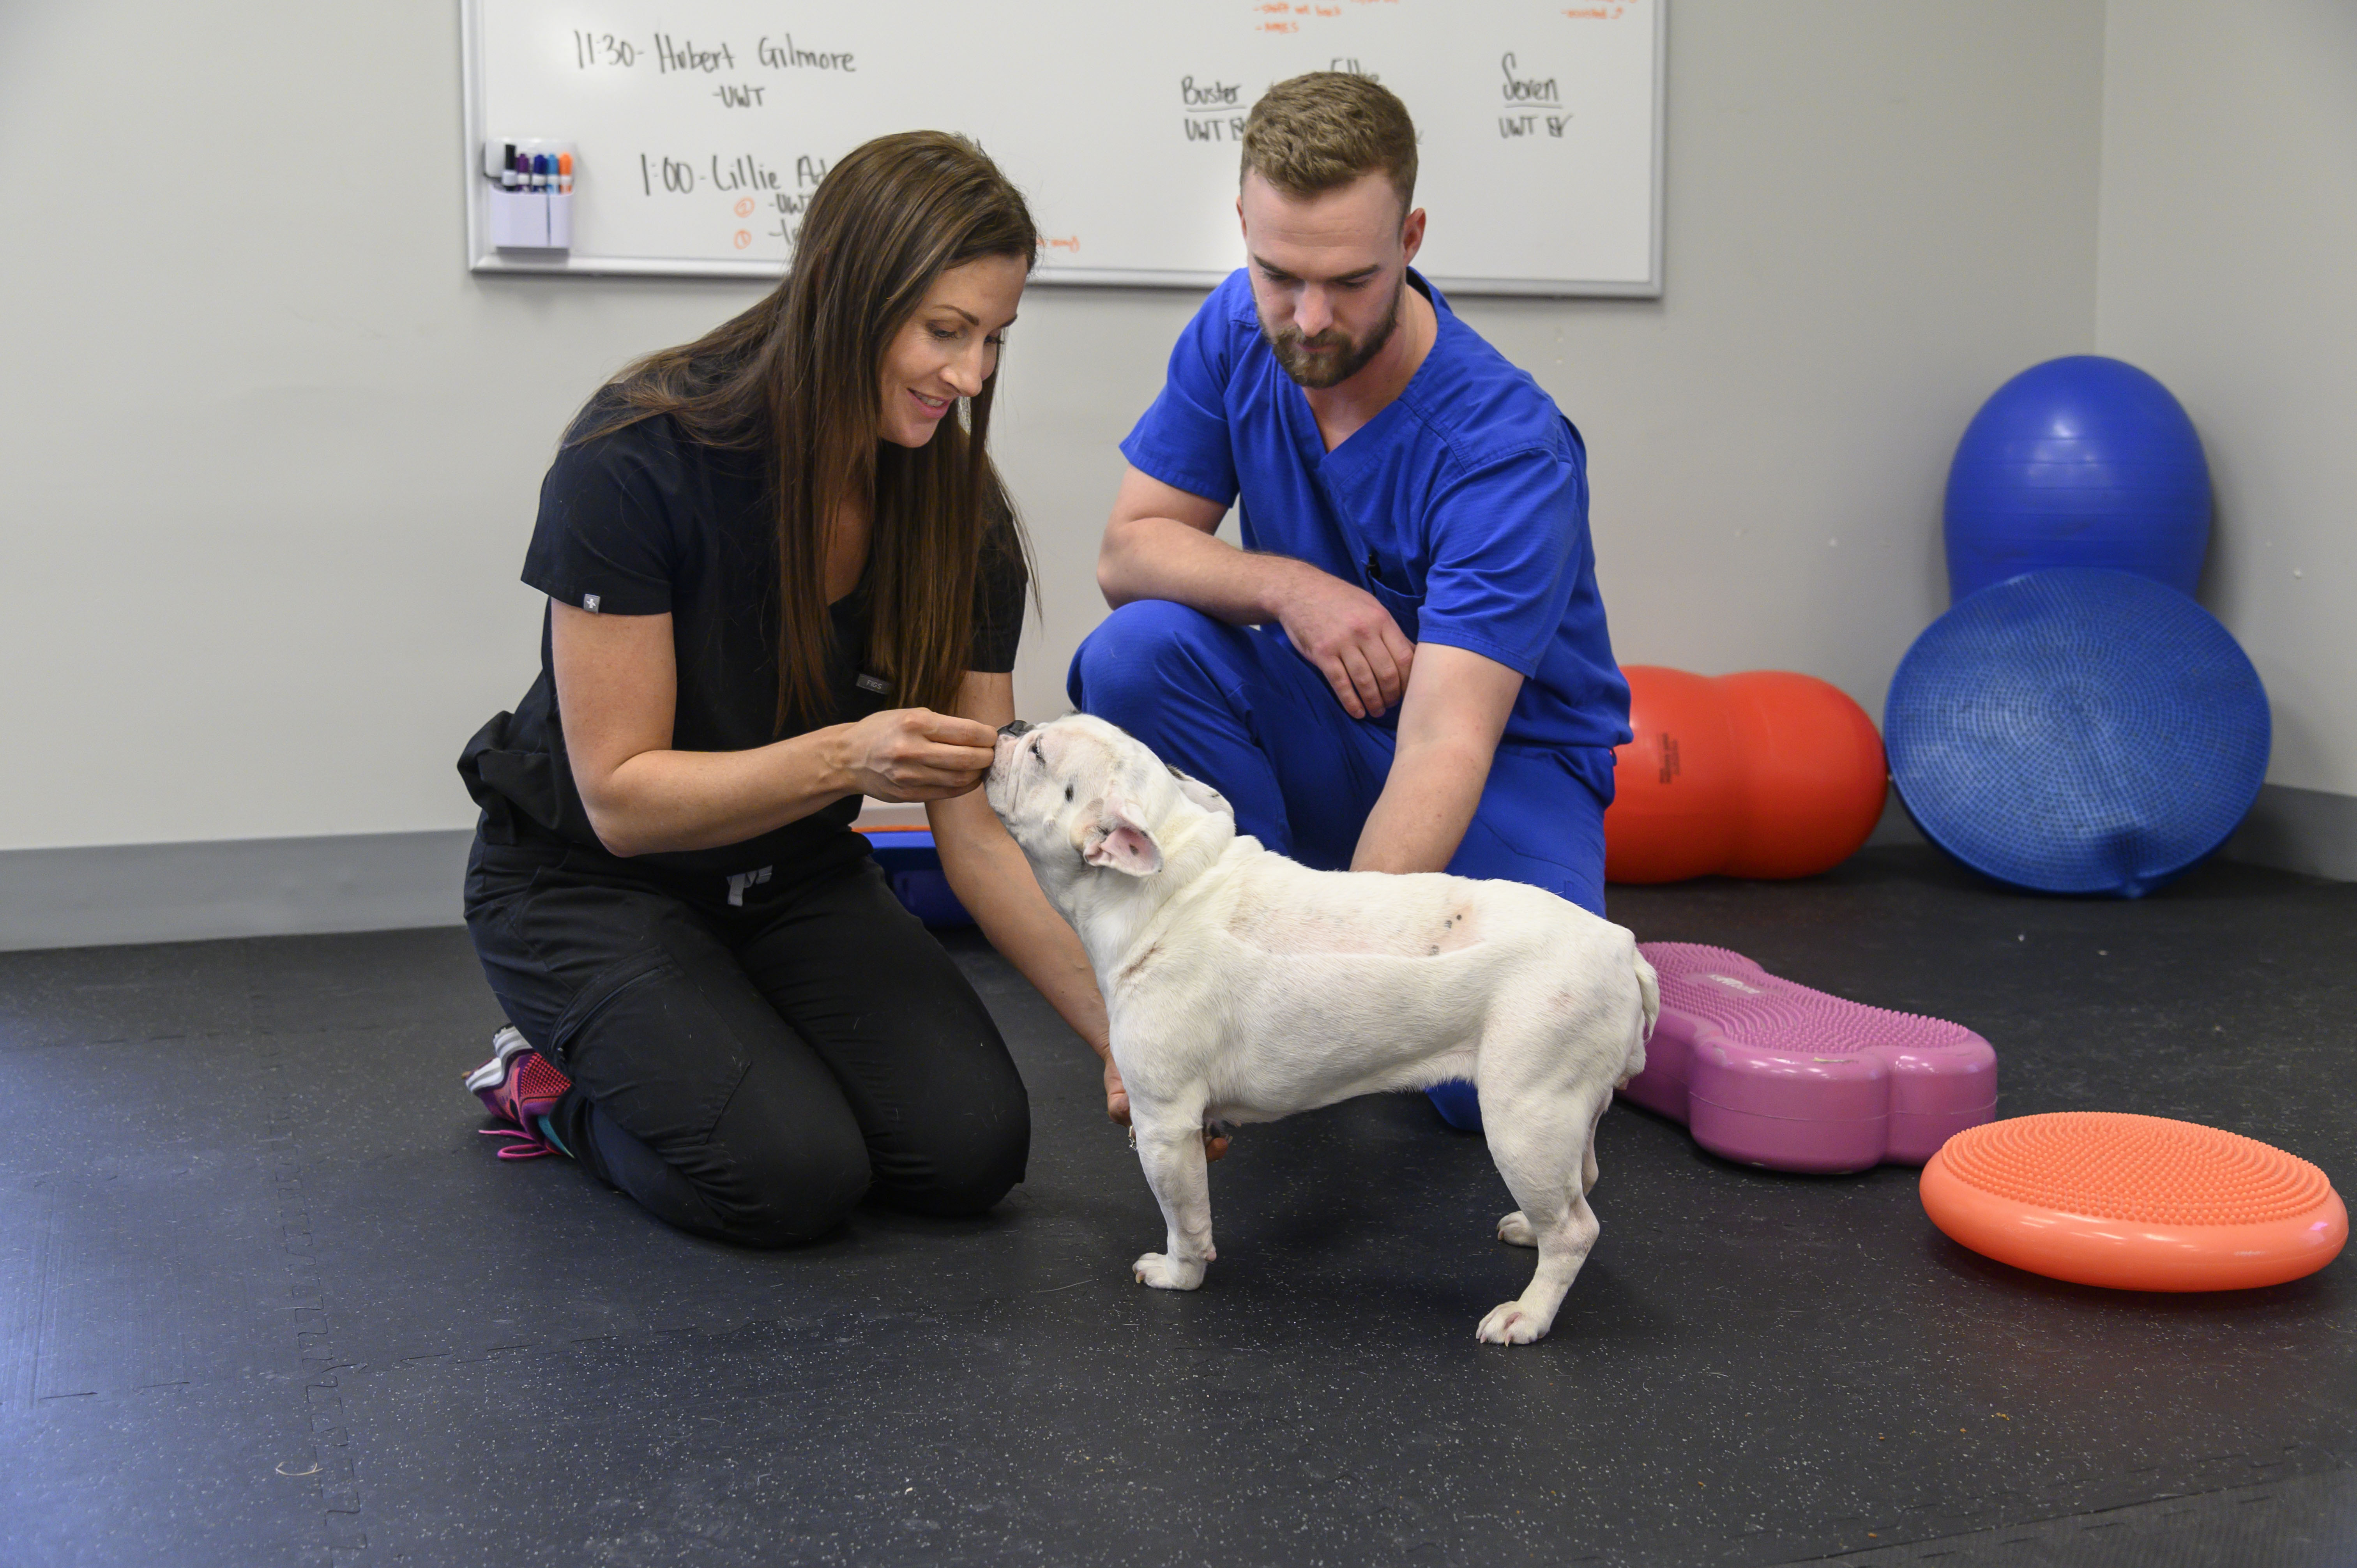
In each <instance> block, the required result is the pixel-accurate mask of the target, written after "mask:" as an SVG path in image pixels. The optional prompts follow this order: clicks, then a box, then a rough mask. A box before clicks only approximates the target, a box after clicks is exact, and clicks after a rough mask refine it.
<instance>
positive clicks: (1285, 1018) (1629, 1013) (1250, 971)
mask: <svg viewBox="0 0 2357 1568" xmlns="http://www.w3.org/2000/svg"><path fill="white" fill-rule="evenodd" d="M984 789H985V795H986V797H987V799H988V800H989V801H990V806H991V810H993V811H996V812H997V813H998V817H999V820H1000V821H1001V822H1005V823H1006V829H1007V832H1009V833H1011V834H1013V835H1014V838H1015V842H1016V843H1017V844H1020V845H1021V846H1022V848H1023V853H1024V854H1026V855H1027V856H1028V857H1029V859H1030V862H1031V867H1032V870H1033V872H1034V873H1035V874H1036V875H1038V877H1039V886H1040V887H1041V889H1042V890H1044V891H1045V892H1046V894H1047V896H1048V899H1049V903H1051V904H1053V905H1054V906H1055V907H1056V909H1057V910H1058V912H1059V913H1060V914H1061V915H1062V916H1063V917H1064V918H1065V919H1067V920H1069V921H1071V924H1072V929H1074V930H1075V931H1077V932H1079V933H1080V938H1081V944H1082V946H1083V947H1084V948H1086V949H1087V950H1088V955H1089V961H1090V962H1091V963H1092V965H1093V966H1094V967H1095V970H1096V976H1097V984H1098V986H1099V987H1100V988H1101V989H1102V990H1103V992H1104V999H1105V1009H1106V1012H1107V1014H1108V1015H1110V1018H1111V1021H1112V1026H1113V1056H1114V1063H1115V1065H1117V1066H1118V1067H1119V1068H1120V1069H1121V1077H1122V1081H1123V1082H1124V1083H1125V1084H1126V1085H1127V1086H1128V1088H1129V1113H1130V1126H1131V1129H1132V1132H1133V1133H1134V1134H1135V1140H1136V1144H1137V1153H1138V1160H1139V1162H1140V1163H1141V1164H1142V1165H1144V1166H1145V1167H1146V1181H1147V1182H1148V1183H1149V1184H1150V1185H1151V1186H1152V1187H1153V1188H1154V1197H1155V1199H1156V1201H1157V1202H1158V1203H1160V1204H1161V1206H1162V1215H1163V1219H1164V1220H1165V1221H1166V1222H1167V1223H1168V1227H1169V1236H1168V1240H1167V1241H1166V1242H1165V1243H1164V1250H1163V1251H1159V1252H1148V1253H1146V1255H1145V1256H1144V1257H1142V1258H1140V1259H1138V1260H1137V1262H1136V1263H1135V1265H1134V1272H1135V1274H1136V1276H1137V1279H1138V1281H1139V1283H1143V1284H1149V1285H1153V1286H1156V1287H1157V1288H1158V1289H1162V1290H1193V1289H1194V1288H1195V1287H1196V1286H1198V1285H1200V1284H1201V1283H1203V1266H1204V1265H1205V1264H1206V1263H1208V1262H1211V1260H1212V1259H1213V1258H1214V1257H1215V1256H1217V1254H1216V1253H1215V1252H1214V1251H1212V1247H1211V1193H1210V1188H1209V1186H1208V1184H1207V1183H1206V1180H1205V1176H1204V1168H1203V1142H1202V1135H1201V1134H1202V1128H1203V1126H1204V1124H1205V1122H1207V1121H1212V1120H1217V1121H1225V1122H1268V1121H1274V1120H1275V1119H1276V1118H1278V1117H1280V1116H1286V1115H1290V1114H1292V1113H1293V1112H1297V1111H1308V1110H1313V1109H1315V1108H1316V1107H1318V1106H1320V1105H1330V1104H1332V1103H1334V1102H1335V1101H1340V1100H1348V1099H1350V1098H1351V1097H1352V1096H1353V1095H1360V1094H1373V1093H1378V1092H1381V1091H1383V1090H1415V1089H1426V1088H1429V1087H1430V1086H1432V1085H1433V1084H1436V1083H1440V1082H1442V1081H1444V1080H1446V1079H1453V1078H1464V1079H1471V1080H1472V1081H1473V1082H1474V1083H1475V1084H1476V1085H1477V1086H1479V1088H1480V1094H1481V1114H1482V1121H1483V1122H1484V1124H1485V1127H1486V1130H1487V1132H1488V1133H1489V1140H1490V1155H1491V1158H1492V1159H1494V1160H1495V1161H1497V1164H1498V1172H1499V1174H1500V1175H1501V1176H1504V1177H1505V1178H1506V1186H1507V1187H1508V1189H1509V1190H1510V1191H1512V1194H1513V1196H1514V1201H1515V1202H1517V1203H1519V1204H1521V1205H1522V1207H1521V1208H1519V1209H1517V1210H1516V1211H1515V1212H1513V1213H1512V1214H1509V1215H1507V1216H1506V1217H1505V1218H1504V1219H1501V1220H1499V1221H1498V1236H1499V1239H1500V1240H1505V1241H1511V1242H1512V1243H1514V1244H1515V1245H1517V1246H1523V1247H1528V1246H1536V1247H1537V1248H1538V1253H1539V1262H1538V1268H1537V1271H1536V1272H1535V1273H1533V1274H1532V1276H1531V1283H1530V1288H1529V1289H1527V1290H1525V1291H1523V1294H1522V1295H1521V1296H1520V1297H1518V1298H1517V1299H1515V1300H1513V1301H1510V1302H1507V1303H1505V1304H1503V1305H1501V1306H1498V1307H1496V1308H1495V1309H1493V1310H1492V1311H1491V1313H1490V1314H1489V1316H1486V1317H1484V1318H1482V1319H1481V1323H1480V1328H1479V1329H1478V1330H1477V1331H1476V1337H1478V1338H1480V1339H1481V1340H1483V1341H1485V1342H1487V1343H1490V1344H1493V1345H1523V1344H1528V1343H1529V1342H1530V1341H1532V1340H1534V1339H1536V1338H1538V1337H1541V1336H1542V1335H1544V1334H1545V1333H1546V1331H1547V1329H1548V1328H1549V1327H1550V1326H1552V1325H1553V1324H1554V1322H1555V1309H1556V1308H1557V1307H1558V1306H1560V1305H1562V1303H1563V1296H1564V1292H1566V1290H1568V1289H1570V1288H1571V1282H1572V1279H1573V1277H1574V1276H1575V1275H1577V1273H1579V1266H1580V1264H1581V1263H1582V1262H1586V1261H1587V1253H1588V1250H1589V1249H1590V1248H1591V1247H1593V1246H1595V1244H1596V1237H1597V1232H1598V1229H1599V1227H1598V1224H1597V1221H1596V1216H1595V1214H1594V1212H1593V1211H1591V1210H1590V1209H1589V1208H1588V1206H1587V1190H1588V1188H1590V1187H1593V1186H1595V1185H1596V1122H1597V1119H1598V1117H1600V1116H1602V1115H1603V1113H1604V1108H1605V1107H1606V1106H1607V1105H1609V1104H1610V1103H1611V1101H1612V1090H1613V1089H1614V1087H1615V1086H1616V1085H1619V1084H1622V1083H1626V1082H1628V1081H1629V1079H1631V1078H1632V1077H1634V1076H1635V1075H1636V1074H1638V1073H1639V1072H1641V1071H1642V1070H1644V1066H1645V1039H1646V1036H1648V1035H1650V1034H1651V1033H1652V1027H1653V1021H1654V1019H1655V1018H1656V1017H1657V1016H1658V1015H1659V1014H1660V1012H1661V999H1660V993H1659V992H1658V990H1657V989H1656V985H1655V982H1654V978H1653V971H1652V965H1650V964H1648V963H1647V962H1646V961H1644V959H1643V958H1642V957H1641V956H1640V955H1639V953H1638V951H1637V942H1636V939H1635V938H1634V937H1633V936H1631V934H1630V933H1629V932H1628V931H1626V930H1624V929H1621V928H1620V927H1619V926H1615V925H1611V924H1609V923H1608V922H1607V921H1604V920H1601V919H1599V918H1597V917H1596V916H1594V915H1591V914H1589V913H1587V911H1586V910H1584V909H1581V908H1578V907H1577V906H1576V905H1573V904H1570V903H1567V902H1566V901H1565V900H1564V899H1561V898H1558V897H1555V895H1554V894H1552V893H1548V892H1545V891H1543V890H1542V889H1539V888H1536V887H1529V886H1523V884H1521V883H1517V882H1477V881H1473V880H1471V879H1469V878H1467V877H1461V876H1448V875H1440V874H1438V873H1431V874H1420V875H1410V876H1394V875H1383V874H1382V873H1376V872H1356V873H1354V872H1337V871H1312V870H1310V869H1309V868H1308V867H1307V866H1304V865H1298V864H1297V863H1296V862H1294V861H1291V860H1287V859H1286V857H1285V856H1283V855H1281V854H1276V853H1275V852H1274V851H1272V850H1267V849H1264V848H1262V847H1261V844H1260V841H1259V840H1257V839H1254V838H1251V837H1248V836H1245V835H1243V834H1240V833H1238V832H1236V824H1235V813H1234V811H1233V810H1232V808H1231V807H1230V806H1229V805H1228V802H1227V801H1226V800H1225V799H1223V798H1222V796H1221V795H1220V793H1219V792H1218V791H1217V790H1215V789H1210V788H1208V787H1206V786H1205V785H1203V784H1201V783H1200V782H1198V781H1197V780H1195V779H1189V778H1187V777H1185V776H1184V775H1183V774H1180V773H1179V772H1178V770H1177V769H1175V768H1168V767H1165V766H1164V765H1163V764H1162V763H1161V762H1160V761H1158V760H1157V758H1156V757H1155V756H1154V754H1153V753H1152V752H1151V751H1149V750H1147V749H1146V746H1144V745H1142V744H1140V743H1139V742H1138V741H1136V740H1135V739H1133V738H1132V737H1131V736H1128V735H1125V734H1124V733H1123V732H1122V731H1121V730H1118V729H1116V728H1114V726H1113V725H1109V724H1107V723H1105V722H1104V721H1103V719H1098V718H1092V717H1090V716H1089V715H1087V714H1070V715H1068V716H1066V717H1064V718H1060V719H1058V720H1056V721H1055V722H1054V723H1052V724H1047V725H1038V726H1033V725H1027V724H1024V723H1022V722H1021V721H1019V720H1018V721H1017V723H1014V724H1011V725H1007V726H1006V728H1005V729H1003V730H1001V731H999V735H998V746H997V753H996V757H994V759H993V761H992V765H991V769H990V777H989V779H988V780H987V782H986V783H985V786H984Z"/></svg>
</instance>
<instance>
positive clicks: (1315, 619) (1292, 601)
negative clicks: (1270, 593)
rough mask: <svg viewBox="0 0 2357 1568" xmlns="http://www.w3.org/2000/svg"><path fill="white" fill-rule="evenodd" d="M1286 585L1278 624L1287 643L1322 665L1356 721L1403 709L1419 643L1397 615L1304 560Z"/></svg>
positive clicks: (1344, 706)
mask: <svg viewBox="0 0 2357 1568" xmlns="http://www.w3.org/2000/svg"><path fill="white" fill-rule="evenodd" d="M1293 564H1294V565H1295V566H1296V567H1297V571H1296V572H1294V573H1293V574H1292V575H1291V577H1290V579H1289V580H1288V581H1287V582H1286V585H1285V593H1284V597H1283V600H1282V602H1281V604H1280V607H1279V611H1278V617H1277V623H1278V624H1279V625H1280V626H1282V627H1284V628H1285V635H1286V640H1288V641H1290V642H1291V643H1292V644H1293V646H1294V647H1295V648H1296V649H1297V650H1299V651H1300V653H1301V656H1302V657H1303V658H1304V659H1307V660H1309V662H1310V663H1312V664H1314V665H1316V666H1317V667H1318V673H1319V674H1321V675H1323V676H1325V677H1326V683H1327V684H1328V685H1329V686H1331V687H1333V688H1334V695H1335V696H1336V697H1338V698H1340V700H1341V703H1342V710H1343V712H1345V713H1347V714H1350V715H1351V717H1352V718H1354V719H1363V718H1381V717H1383V714H1384V713H1385V712H1387V711H1388V710H1390V709H1391V708H1394V707H1395V706H1397V705H1398V703H1399V700H1400V696H1401V693H1405V691H1406V690H1407V680H1408V675H1409V673H1410V671H1411V668H1412V666H1413V665H1414V663H1415V644H1414V643H1412V642H1410V641H1409V640H1408V639H1407V637H1406V635H1405V633H1403V632H1402V631H1401V630H1400V628H1399V623H1398V622H1397V621H1395V620H1394V619H1392V613H1391V611H1389V610H1387V609H1385V608H1383V604H1382V602H1381V601H1380V600H1378V599H1377V598H1376V597H1375V596H1373V595H1372V594H1371V593H1369V592H1367V591H1366V590H1365V589H1364V588H1361V587H1360V586H1359V585H1357V584H1355V583H1346V582H1344V581H1342V579H1341V578H1340V577H1336V576H1332V575H1329V574H1327V573H1324V572H1321V571H1319V570H1318V568H1317V567H1315V566H1311V565H1309V564H1306V563H1303V562H1295V563H1293Z"/></svg>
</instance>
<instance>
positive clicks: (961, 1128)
mask: <svg viewBox="0 0 2357 1568" xmlns="http://www.w3.org/2000/svg"><path fill="white" fill-rule="evenodd" d="M869 1157H870V1160H871V1161H872V1163H873V1166H874V1169H875V1172H876V1187H875V1190H876V1196H877V1198H878V1200H880V1201H882V1202H885V1203H888V1204H890V1205H891V1206H892V1207H893V1208H899V1209H904V1210H907V1211H908V1212H910V1213H914V1214H934V1215H943V1216H950V1215H965V1214H980V1213H982V1212H984V1211H985V1210H986V1209H988V1208H992V1207H993V1206H995V1205H996V1203H997V1202H998V1200H999V1199H1000V1198H1002V1197H1006V1195H1007V1193H1008V1192H1009V1191H1010V1190H1011V1189H1012V1188H1013V1187H1015V1184H1016V1183H1017V1182H1019V1181H1021V1180H1022V1179H1023V1171H1024V1167H1025V1166H1026V1165H1028V1163H1029V1162H1030V1158H1031V1104H1030V1101H1029V1099H1028V1097H1027V1096H1026V1095H1025V1093H1024V1090H1023V1085H1022V1081H1021V1080H1020V1079H1017V1080H1016V1081H1015V1083H1014V1086H1013V1092H1012V1093H1011V1094H1006V1093H1000V1094H996V1095H989V1096H978V1097H976V1099H975V1101H974V1103H973V1104H971V1105H970V1106H969V1107H968V1108H967V1109H966V1110H965V1111H963V1112H962V1113H960V1114H959V1115H957V1116H956V1117H954V1118H952V1119H946V1120H943V1121H942V1122H939V1123H937V1124H936V1125H934V1126H932V1127H931V1128H928V1129H925V1130H924V1133H923V1134H922V1135H921V1136H920V1138H917V1139H912V1140H910V1141H909V1145H908V1146H907V1147H906V1148H905V1150H896V1151H893V1152H890V1153H885V1152H879V1151H874V1150H871V1151H870V1155H869Z"/></svg>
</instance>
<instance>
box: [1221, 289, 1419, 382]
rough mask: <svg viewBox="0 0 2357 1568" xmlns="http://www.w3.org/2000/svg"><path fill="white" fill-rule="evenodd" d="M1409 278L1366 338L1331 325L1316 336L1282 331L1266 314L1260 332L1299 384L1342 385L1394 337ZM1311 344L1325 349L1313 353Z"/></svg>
mask: <svg viewBox="0 0 2357 1568" xmlns="http://www.w3.org/2000/svg"><path fill="white" fill-rule="evenodd" d="M1406 282H1407V280H1406V279H1405V277H1403V278H1401V280H1400V284H1399V285H1398V286H1395V287H1394V288H1393V290H1392V303H1391V307H1390V308H1389V309H1387V310H1385V311H1384V312H1383V320H1382V321H1380V322H1378V323H1377V324H1376V326H1375V329H1374V330H1373V331H1372V332H1370V333H1368V334H1367V337H1366V340H1365V341H1364V342H1352V341H1351V339H1350V338H1347V337H1345V336H1343V335H1342V334H1341V333H1340V332H1338V331H1337V330H1335V329H1334V328H1331V327H1329V328H1326V330H1325V331H1323V332H1320V333H1319V334H1318V336H1317V337H1315V338H1304V337H1303V336H1302V335H1301V333H1300V331H1299V330H1298V329H1297V328H1291V327H1288V328H1286V329H1285V330H1284V331H1282V332H1271V331H1270V330H1269V329H1268V319H1267V318H1266V317H1261V321H1260V335H1261V337H1262V338H1265V339H1266V341H1267V343H1268V348H1269V352H1270V353H1272V354H1275V356H1276V362H1277V363H1278V364H1279V365H1281V366H1283V367H1284V368H1285V373H1286V375H1288V376H1291V377H1292V378H1293V379H1294V381H1297V383H1299V384H1300V385H1302V386H1305V387H1330V386H1339V385H1340V384H1341V383H1342V382H1344V381H1349V380H1350V379H1351V377H1352V376H1355V375H1357V374H1358V373H1359V372H1360V371H1362V370H1364V369H1366V367H1367V361H1368V360H1372V359H1373V358H1374V357H1375V356H1376V355H1377V354H1380V353H1382V352H1383V345H1384V344H1386V343H1388V342H1390V341H1391V340H1392V329H1393V328H1395V327H1397V326H1398V325H1399V307H1400V289H1401V288H1402V287H1405V285H1406ZM1254 314H1255V315H1257V314H1258V313H1257V312H1255V313H1254ZM1312 348H1316V349H1320V350H1322V352H1318V353H1311V352H1310V351H1309V349H1312Z"/></svg>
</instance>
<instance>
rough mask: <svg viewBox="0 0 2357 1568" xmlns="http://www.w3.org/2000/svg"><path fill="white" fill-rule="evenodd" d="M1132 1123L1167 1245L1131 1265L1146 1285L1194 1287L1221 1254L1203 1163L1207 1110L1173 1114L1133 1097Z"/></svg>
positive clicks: (1171, 1287)
mask: <svg viewBox="0 0 2357 1568" xmlns="http://www.w3.org/2000/svg"><path fill="white" fill-rule="evenodd" d="M1130 1125H1131V1127H1132V1129H1133V1130H1134V1131H1135V1133H1136V1134H1137V1163H1138V1164H1139V1165H1142V1166H1144V1167H1145V1169H1146V1185H1147V1186H1148V1187H1152V1188H1153V1189H1154V1200H1155V1202H1157V1203H1158V1204H1160V1205H1161V1206H1162V1220H1163V1223H1164V1225H1165V1226H1166V1227H1167V1228H1168V1237H1167V1238H1166V1239H1165V1240H1164V1242H1163V1251H1159V1252H1148V1253H1146V1254H1145V1255H1144V1256H1143V1257H1141V1258H1139V1259H1138V1260H1137V1262H1135V1263H1132V1264H1131V1265H1130V1273H1132V1274H1134V1275H1135V1277H1136V1280H1137V1283H1139V1284H1142V1285H1152V1286H1153V1287H1154V1288H1155V1289H1157V1290H1193V1289H1194V1288H1195V1287H1196V1286H1197V1285H1200V1284H1201V1283H1203V1265H1204V1264H1206V1263H1208V1262H1211V1260H1212V1259H1214V1258H1216V1257H1218V1256H1219V1253H1218V1252H1217V1251H1215V1250H1214V1249H1213V1248H1212V1246H1211V1180H1210V1177H1209V1176H1208V1175H1207V1174H1206V1173H1205V1171H1204V1168H1203V1113H1202V1108H1201V1106H1200V1105H1198V1106H1197V1107H1196V1109H1195V1111H1194V1112H1193V1113H1192V1114H1191V1115H1183V1116H1182V1115H1174V1114H1171V1113H1169V1112H1168V1109H1167V1108H1146V1107H1141V1106H1140V1105H1139V1104H1138V1102H1137V1100H1136V1097H1135V1094H1133V1095H1132V1097H1131V1100H1130Z"/></svg>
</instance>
